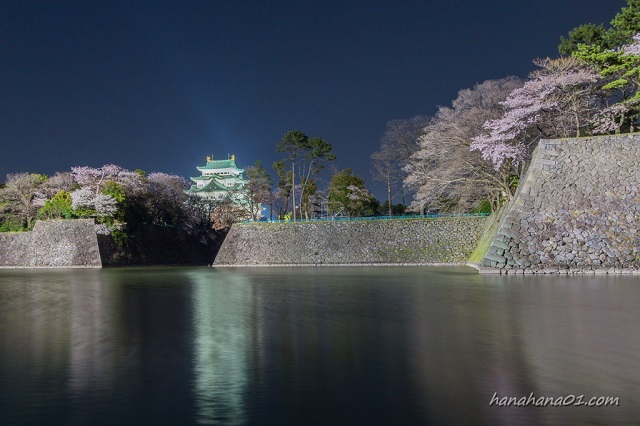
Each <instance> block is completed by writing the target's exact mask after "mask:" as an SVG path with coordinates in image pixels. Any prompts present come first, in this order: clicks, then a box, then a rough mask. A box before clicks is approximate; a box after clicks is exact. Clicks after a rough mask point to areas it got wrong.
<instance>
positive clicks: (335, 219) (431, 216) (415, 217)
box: [242, 213, 491, 223]
mask: <svg viewBox="0 0 640 426" xmlns="http://www.w3.org/2000/svg"><path fill="white" fill-rule="evenodd" d="M490 214H491V213H460V214H449V213H439V214H425V215H422V216H420V215H412V216H367V217H319V218H314V219H296V220H295V222H296V223H298V222H360V221H367V220H408V219H409V220H420V219H438V218H445V217H485V216H489V215H490ZM251 222H252V221H249V220H245V221H244V222H242V223H251ZM260 222H267V223H293V222H294V220H293V219H291V220H268V219H267V220H261V221H260Z"/></svg>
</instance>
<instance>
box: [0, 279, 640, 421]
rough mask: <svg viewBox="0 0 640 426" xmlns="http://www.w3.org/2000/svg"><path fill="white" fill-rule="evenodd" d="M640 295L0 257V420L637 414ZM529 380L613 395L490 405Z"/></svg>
mask: <svg viewBox="0 0 640 426" xmlns="http://www.w3.org/2000/svg"><path fill="white" fill-rule="evenodd" d="M639 302H640V277H638V276H613V277H612V276H609V277H607V276H580V277H566V276H558V277H548V276H546V277H533V276H525V277H500V276H480V275H477V274H476V272H475V271H473V270H471V269H467V268H453V267H449V268H426V267H372V268H355V267H354V268H351V267H342V268H328V267H325V268H247V269H212V268H152V269H104V270H48V271H43V270H41V271H29V270H0V345H1V346H0V424H71V425H74V424H78V425H84V424H131V423H134V424H197V423H201V424H305V425H306V424H367V425H370V424H420V425H432V424H433V425H437V424H576V425H578V424H580V425H582V424H625V423H626V424H638V422H640V309H639V306H640V304H639ZM532 392H533V394H534V397H535V398H536V399H537V398H539V397H554V398H558V397H566V399H565V401H566V402H571V395H573V396H574V398H576V399H575V400H574V403H575V402H578V401H579V400H578V399H577V398H579V397H580V395H584V397H583V401H584V402H587V401H589V399H590V398H591V397H594V396H595V397H599V396H605V397H607V396H609V397H617V398H619V403H618V405H617V406H608V407H587V406H576V405H569V406H565V407H552V406H546V407H536V406H533V405H529V406H527V407H513V406H512V407H501V406H497V404H495V400H496V399H499V398H503V397H516V398H522V397H529V396H530V395H531V393H532ZM494 395H495V397H494ZM492 399H494V404H493V405H490V402H491V400H492Z"/></svg>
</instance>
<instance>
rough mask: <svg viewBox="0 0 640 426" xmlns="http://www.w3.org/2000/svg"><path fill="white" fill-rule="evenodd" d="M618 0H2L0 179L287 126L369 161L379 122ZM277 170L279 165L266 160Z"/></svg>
mask: <svg viewBox="0 0 640 426" xmlns="http://www.w3.org/2000/svg"><path fill="white" fill-rule="evenodd" d="M625 5H626V1H624V0H535V1H533V0H529V1H525V0H502V1H499V0H494V1H478V0H446V1H445V0H441V1H435V0H423V1H401V0H395V1H373V0H369V1H345V0H342V1H329V0H325V1H289V2H284V1H272V0H263V1H232V0H225V1H173V2H171V1H160V0H157V1H146V2H143V1H124V2H119V1H75V2H69V1H66V2H65V1H41V2H33V1H27V0H24V1H21V0H16V1H5V0H0V8H1V10H0V90H1V92H0V181H3V180H4V176H5V175H6V174H7V173H15V172H25V171H26V172H37V173H45V174H52V173H53V172H54V171H68V170H69V169H70V167H72V166H81V165H88V166H94V167H99V166H101V165H103V164H108V163H114V164H118V165H120V166H123V167H125V168H128V169H137V168H139V169H143V170H145V171H148V172H151V171H162V172H167V173H175V174H178V175H181V176H184V177H189V176H196V175H197V174H198V173H197V171H196V169H195V167H196V165H201V164H203V163H204V161H205V157H206V156H207V155H210V154H213V155H214V157H215V158H227V154H235V155H236V161H237V163H238V165H239V166H240V167H247V166H249V165H251V164H252V163H253V162H254V161H255V160H258V159H260V160H262V162H263V163H264V164H265V165H266V166H268V169H269V170H270V171H271V168H270V166H271V163H272V162H273V161H275V160H277V159H279V158H280V156H281V154H279V153H277V152H276V150H275V145H276V143H277V142H278V141H279V140H280V139H281V138H282V136H283V135H284V133H286V132H287V131H288V130H302V131H304V132H305V133H307V134H308V135H310V136H320V137H322V138H324V139H326V140H327V141H329V142H331V143H332V144H333V146H334V149H335V151H336V154H337V157H338V158H337V160H336V161H335V165H336V166H337V167H338V168H339V169H342V168H345V167H352V168H353V169H354V170H355V171H356V173H358V174H360V175H361V176H363V177H364V178H365V179H366V181H367V186H368V187H370V188H371V189H374V193H375V194H376V195H377V196H378V197H379V198H383V197H384V195H383V191H382V190H381V186H380V185H379V184H376V183H375V182H374V181H373V180H372V178H371V174H370V169H371V167H370V164H369V156H370V154H371V153H372V152H373V151H375V150H376V149H377V148H378V145H379V141H380V137H381V136H382V134H383V132H384V129H385V125H386V122H387V121H389V120H392V119H398V118H410V117H412V116H415V115H432V114H433V113H435V111H436V107H437V106H438V105H448V104H450V103H451V101H452V100H453V99H454V98H455V97H456V93H457V92H458V91H459V90H460V89H464V88H468V87H472V86H473V85H474V84H475V83H477V82H481V81H483V80H487V79H495V78H502V77H506V76H508V75H516V76H519V77H526V75H527V74H528V73H529V72H530V71H532V70H533V69H534V66H533V64H532V63H531V61H532V59H534V58H536V57H546V56H552V57H557V56H558V53H557V45H558V43H559V39H560V36H562V35H566V34H567V33H568V32H569V31H570V30H571V29H572V28H574V27H576V26H578V25H580V24H583V23H588V22H593V23H607V24H608V23H609V21H611V19H612V18H613V17H614V16H615V14H616V13H617V12H618V11H619V10H620V9H621V8H622V7H623V6H625ZM272 175H273V176H274V177H275V173H274V172H272Z"/></svg>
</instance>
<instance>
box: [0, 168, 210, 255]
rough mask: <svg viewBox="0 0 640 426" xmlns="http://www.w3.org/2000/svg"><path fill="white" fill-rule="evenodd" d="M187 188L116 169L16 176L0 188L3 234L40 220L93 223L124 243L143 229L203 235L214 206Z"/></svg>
mask: <svg viewBox="0 0 640 426" xmlns="http://www.w3.org/2000/svg"><path fill="white" fill-rule="evenodd" d="M186 189H187V182H186V181H185V179H184V178H182V177H179V176H176V175H171V174H166V173H151V174H149V175H146V174H145V173H144V172H141V171H134V172H132V171H129V170H126V169H123V168H121V167H119V166H116V165H113V164H108V165H105V166H102V167H100V168H92V167H73V168H72V169H71V172H70V173H56V174H55V175H53V176H52V177H47V176H45V175H41V174H34V173H18V174H11V175H8V176H7V181H6V184H5V185H4V187H3V188H0V230H2V231H21V230H28V229H31V228H32V227H33V223H34V220H35V219H36V218H39V219H71V218H94V219H95V221H96V224H97V226H96V231H97V232H98V233H100V234H106V235H112V237H113V238H114V240H115V241H116V242H118V243H120V244H124V243H126V240H127V236H128V235H130V234H131V233H132V232H134V231H135V230H136V228H137V227H140V226H141V225H159V226H169V227H180V228H183V229H184V230H186V231H187V232H189V233H198V232H203V231H204V230H205V229H209V228H210V227H211V217H210V210H208V209H210V208H211V206H204V205H202V204H203V203H202V201H201V200H190V199H189V197H188V196H187V194H186V193H185V190H186Z"/></svg>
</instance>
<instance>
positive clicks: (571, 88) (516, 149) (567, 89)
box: [471, 57, 601, 170]
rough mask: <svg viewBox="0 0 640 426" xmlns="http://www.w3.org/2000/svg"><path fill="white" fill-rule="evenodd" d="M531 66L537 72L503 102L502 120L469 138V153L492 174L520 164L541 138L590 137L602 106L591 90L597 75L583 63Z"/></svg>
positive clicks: (561, 61) (552, 61)
mask: <svg viewBox="0 0 640 426" xmlns="http://www.w3.org/2000/svg"><path fill="white" fill-rule="evenodd" d="M534 63H535V64H536V65H537V66H539V67H540V69H539V70H536V71H534V72H532V73H531V74H530V76H529V80H528V81H527V82H526V83H525V84H524V86H522V87H521V88H518V89H515V90H513V91H512V92H511V94H510V95H509V96H508V97H507V99H506V100H504V101H503V102H502V105H503V106H504V107H505V112H504V114H503V115H502V117H500V118H497V119H492V120H488V121H487V122H485V123H484V125H483V127H484V129H485V130H486V133H485V134H483V135H479V136H476V137H474V138H473V143H472V144H471V149H472V150H478V151H479V152H480V153H481V154H482V157H483V158H484V159H485V160H487V161H490V162H491V163H492V164H493V165H494V168H495V169H496V170H499V169H500V168H501V167H502V166H503V164H504V163H505V162H511V163H512V164H514V165H520V164H522V163H524V162H525V161H526V160H527V158H528V156H529V155H530V153H531V150H532V146H533V144H534V143H535V142H537V141H538V140H539V139H540V138H541V137H569V136H580V135H583V134H589V132H590V124H591V122H590V118H591V116H592V115H593V114H594V113H595V112H596V111H597V110H598V107H599V106H600V104H601V101H600V99H599V98H598V96H597V92H596V91H595V90H594V86H593V84H594V83H596V82H597V81H598V78H599V77H598V74H597V73H596V72H595V71H594V70H593V69H592V68H591V67H590V66H588V65H586V64H585V63H584V62H582V61H580V60H578V59H576V58H573V57H571V58H560V59H549V58H546V59H539V60H536V61H534Z"/></svg>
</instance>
